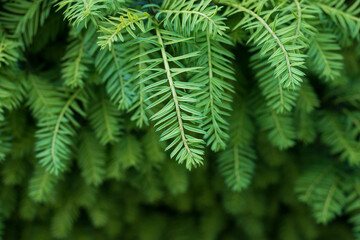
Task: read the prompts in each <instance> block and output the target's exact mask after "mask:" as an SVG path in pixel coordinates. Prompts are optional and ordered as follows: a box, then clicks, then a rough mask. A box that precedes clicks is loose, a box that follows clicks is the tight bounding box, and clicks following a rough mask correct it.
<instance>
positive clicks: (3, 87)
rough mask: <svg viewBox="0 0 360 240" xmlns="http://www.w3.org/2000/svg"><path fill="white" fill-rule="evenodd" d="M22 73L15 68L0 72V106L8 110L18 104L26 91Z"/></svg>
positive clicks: (16, 106)
mask: <svg viewBox="0 0 360 240" xmlns="http://www.w3.org/2000/svg"><path fill="white" fill-rule="evenodd" d="M24 78H25V77H24V73H23V72H20V71H17V70H13V71H10V70H4V69H2V71H1V72H0V108H5V109H8V110H13V109H16V108H18V107H19V106H20V103H21V101H22V100H23V98H24V96H25V92H26V88H25V81H24Z"/></svg>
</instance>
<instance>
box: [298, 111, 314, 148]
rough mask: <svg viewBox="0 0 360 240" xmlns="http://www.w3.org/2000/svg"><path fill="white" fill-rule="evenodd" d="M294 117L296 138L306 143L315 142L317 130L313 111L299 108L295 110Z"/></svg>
mask: <svg viewBox="0 0 360 240" xmlns="http://www.w3.org/2000/svg"><path fill="white" fill-rule="evenodd" d="M294 119H295V123H296V124H295V128H296V138H297V139H299V140H301V141H302V142H304V143H305V144H310V143H312V142H314V140H315V138H316V136H317V131H316V124H315V123H314V119H315V118H314V116H313V115H312V113H306V112H303V111H299V110H297V111H296V112H295V116H294Z"/></svg>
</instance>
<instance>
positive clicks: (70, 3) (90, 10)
mask: <svg viewBox="0 0 360 240" xmlns="http://www.w3.org/2000/svg"><path fill="white" fill-rule="evenodd" d="M107 2H108V1H105V0H83V1H76V0H61V1H59V2H58V3H57V4H56V5H57V6H58V10H60V9H65V10H64V17H65V19H67V20H69V22H71V23H72V24H73V25H80V24H81V25H84V26H85V27H87V24H88V21H89V20H91V21H92V22H93V23H94V24H95V25H97V23H98V21H100V20H103V18H104V15H103V14H102V11H104V10H105V9H107V5H106V3H107Z"/></svg>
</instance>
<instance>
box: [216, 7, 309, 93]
mask: <svg viewBox="0 0 360 240" xmlns="http://www.w3.org/2000/svg"><path fill="white" fill-rule="evenodd" d="M220 3H222V4H226V5H228V6H230V7H232V8H235V9H236V11H233V12H232V14H234V13H241V12H244V13H246V14H247V16H246V17H244V18H243V19H242V20H241V21H240V22H239V23H238V25H237V26H236V27H235V28H234V29H236V28H238V27H242V28H244V29H247V30H250V31H252V32H251V37H250V39H249V40H248V41H249V42H253V44H254V45H255V46H257V48H258V49H259V50H260V55H261V56H264V55H265V54H266V53H268V52H270V54H271V56H270V57H269V58H268V61H269V63H271V66H272V67H275V71H274V76H275V77H279V78H280V84H281V85H282V86H284V87H286V88H289V87H291V88H295V87H296V86H299V85H300V84H301V82H302V77H303V76H304V73H303V72H302V71H301V70H300V68H301V67H303V66H304V59H305V55H304V54H301V53H298V52H296V50H299V49H302V48H303V46H301V45H299V44H298V43H297V42H296V41H295V40H296V37H297V36H296V35H295V34H296V30H297V25H296V24H292V25H281V23H283V22H289V21H291V20H292V19H293V18H294V16H293V15H292V14H286V15H283V16H279V15H277V17H276V18H275V20H274V21H273V22H270V23H268V22H267V21H268V19H269V18H270V15H271V13H273V12H274V11H275V10H276V9H277V8H276V7H275V9H274V10H273V11H270V12H268V11H264V13H262V14H261V15H259V14H257V13H256V12H255V10H256V7H257V4H252V3H251V1H250V3H245V5H240V4H237V3H235V2H232V1H225V0H224V1H220ZM277 18H278V19H277ZM279 25H280V26H281V27H280V26H279Z"/></svg>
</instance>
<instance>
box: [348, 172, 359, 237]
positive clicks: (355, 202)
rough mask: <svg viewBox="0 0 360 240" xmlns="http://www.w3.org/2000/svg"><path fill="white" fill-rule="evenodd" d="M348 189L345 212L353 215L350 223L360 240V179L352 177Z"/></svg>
mask: <svg viewBox="0 0 360 240" xmlns="http://www.w3.org/2000/svg"><path fill="white" fill-rule="evenodd" d="M346 183H349V185H347V186H348V187H346V191H347V196H346V197H347V206H346V208H345V212H346V213H348V214H351V217H350V218H349V222H350V223H351V224H352V225H353V232H354V235H355V239H359V238H360V215H359V207H360V179H359V177H358V176H353V177H350V181H348V182H346Z"/></svg>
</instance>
